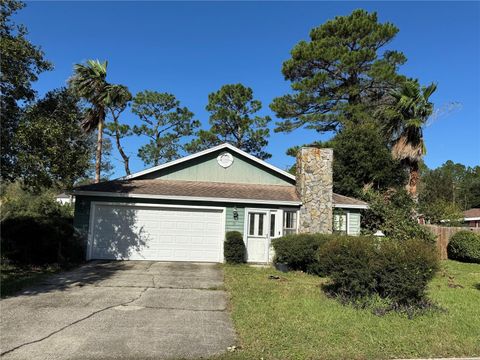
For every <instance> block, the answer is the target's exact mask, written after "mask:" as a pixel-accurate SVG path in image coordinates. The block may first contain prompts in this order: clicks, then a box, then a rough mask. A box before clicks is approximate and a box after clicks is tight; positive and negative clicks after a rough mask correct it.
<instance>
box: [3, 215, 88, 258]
mask: <svg viewBox="0 0 480 360" xmlns="http://www.w3.org/2000/svg"><path fill="white" fill-rule="evenodd" d="M1 228H2V234H1V235H2V236H1V246H2V257H4V258H6V259H9V260H11V261H13V262H15V263H18V264H34V265H43V264H52V263H79V262H81V261H83V260H84V249H83V245H82V241H81V239H80V238H79V237H78V236H77V235H76V234H75V231H74V228H73V225H72V219H71V218H65V217H34V216H19V217H10V218H7V219H4V220H3V221H2V222H1Z"/></svg>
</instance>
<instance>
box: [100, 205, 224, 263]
mask: <svg viewBox="0 0 480 360" xmlns="http://www.w3.org/2000/svg"><path fill="white" fill-rule="evenodd" d="M223 235H224V228H223V212H222V211H221V210H210V209H208V210H206V209H205V210H204V209H176V208H162V207H159V208H151V207H142V206H130V205H129V206H123V205H120V206H119V205H106V204H96V205H95V210H94V219H93V230H92V243H91V245H90V246H91V250H90V258H92V259H131V260H164V261H210V262H218V261H221V259H222V248H223Z"/></svg>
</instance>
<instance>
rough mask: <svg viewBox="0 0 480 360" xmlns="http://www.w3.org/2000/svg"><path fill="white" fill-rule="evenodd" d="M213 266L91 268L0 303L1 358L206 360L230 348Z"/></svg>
mask: <svg viewBox="0 0 480 360" xmlns="http://www.w3.org/2000/svg"><path fill="white" fill-rule="evenodd" d="M222 286H223V272H222V270H221V268H220V267H219V266H218V265H215V264H192V263H162V262H150V261H138V262H137V261H128V262H126V261H119V262H106V263H89V264H86V265H84V266H82V267H80V268H78V269H76V270H74V271H70V272H65V273H61V274H58V275H55V276H52V277H50V278H49V279H48V280H46V281H44V283H42V284H41V285H39V286H37V287H35V288H30V289H28V290H25V291H23V292H21V293H20V294H17V295H16V296H13V297H10V298H7V299H4V300H1V301H0V319H1V323H0V350H1V354H2V355H3V356H2V359H38V360H40V359H168V358H173V359H179V358H198V357H209V356H212V355H214V354H218V353H221V352H224V351H226V350H227V347H228V346H231V345H234V343H235V332H234V329H233V326H232V322H231V319H230V315H229V313H228V311H227V296H226V293H225V292H224V291H223V290H221V289H222Z"/></svg>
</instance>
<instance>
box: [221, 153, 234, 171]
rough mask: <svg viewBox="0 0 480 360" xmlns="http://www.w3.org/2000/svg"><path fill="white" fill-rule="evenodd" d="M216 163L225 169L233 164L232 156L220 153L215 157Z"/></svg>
mask: <svg viewBox="0 0 480 360" xmlns="http://www.w3.org/2000/svg"><path fill="white" fill-rule="evenodd" d="M217 162H218V165H220V166H221V167H223V168H225V169H226V168H228V167H229V166H230V165H232V164H233V156H232V154H230V153H228V152H224V153H221V154H220V155H218V157H217Z"/></svg>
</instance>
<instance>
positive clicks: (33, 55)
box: [0, 0, 53, 180]
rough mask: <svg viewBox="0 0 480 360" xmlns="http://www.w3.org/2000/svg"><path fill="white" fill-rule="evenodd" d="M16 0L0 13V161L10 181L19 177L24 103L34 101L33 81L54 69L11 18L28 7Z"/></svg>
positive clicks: (3, 5) (4, 4) (4, 1)
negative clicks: (18, 137) (18, 132)
mask: <svg viewBox="0 0 480 360" xmlns="http://www.w3.org/2000/svg"><path fill="white" fill-rule="evenodd" d="M24 6H25V5H24V3H22V2H20V1H16V0H2V1H1V10H0V53H1V54H2V56H0V68H1V69H2V70H1V75H0V94H1V96H0V99H1V100H0V105H1V109H2V111H1V112H0V128H1V129H2V131H1V138H0V154H1V158H0V162H1V168H0V170H1V176H2V178H3V179H6V180H13V179H14V178H15V177H16V170H18V169H17V167H16V154H17V149H16V146H15V142H14V141H13V139H14V135H15V132H16V130H17V127H18V123H19V121H20V117H21V113H22V103H24V102H29V101H32V100H33V99H34V97H35V91H34V90H33V89H32V82H35V81H36V80H37V79H38V75H39V74H40V73H42V72H43V71H46V70H51V69H52V68H53V66H52V64H51V63H50V62H48V61H46V60H45V59H44V54H43V52H42V51H41V49H40V48H39V47H38V46H35V45H33V44H32V43H30V42H29V41H28V40H27V38H26V35H27V29H26V27H25V26H23V25H17V24H15V23H14V22H13V21H12V20H11V17H12V15H13V14H15V13H16V12H17V11H18V10H20V9H22V8H23V7H24Z"/></svg>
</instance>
